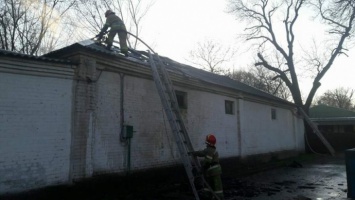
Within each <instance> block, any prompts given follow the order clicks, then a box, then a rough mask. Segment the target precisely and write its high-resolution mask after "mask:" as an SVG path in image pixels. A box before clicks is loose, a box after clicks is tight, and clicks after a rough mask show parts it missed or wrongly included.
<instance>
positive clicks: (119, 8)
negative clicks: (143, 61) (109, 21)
mask: <svg viewBox="0 0 355 200" xmlns="http://www.w3.org/2000/svg"><path fill="white" fill-rule="evenodd" d="M154 2H155V1H154V0H148V1H147V0H145V1H142V0H98V1H89V0H81V1H79V2H78V3H77V4H76V15H77V18H78V20H77V23H76V26H77V27H78V28H79V30H81V31H79V32H80V33H81V35H83V36H84V37H86V38H87V37H92V36H93V35H96V34H97V33H98V32H99V31H100V29H101V28H102V27H103V24H104V23H105V21H106V19H105V16H104V13H105V11H106V10H108V9H111V10H112V11H114V12H115V13H116V14H117V15H118V16H119V17H120V18H121V19H122V20H123V22H124V23H125V25H126V28H127V31H128V32H130V33H132V34H134V35H135V36H136V37H138V38H139V37H140V34H141V31H142V20H143V18H144V17H145V16H146V14H147V13H148V11H149V10H150V8H151V7H152V6H153V5H154ZM86 38H85V39H86ZM81 39H84V38H81ZM128 43H129V46H130V47H131V48H134V49H136V48H137V46H138V45H139V40H138V39H137V38H135V37H129V40H128Z"/></svg>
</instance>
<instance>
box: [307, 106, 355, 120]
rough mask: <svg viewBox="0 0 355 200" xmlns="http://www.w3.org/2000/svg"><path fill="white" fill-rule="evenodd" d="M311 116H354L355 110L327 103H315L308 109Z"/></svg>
mask: <svg viewBox="0 0 355 200" xmlns="http://www.w3.org/2000/svg"><path fill="white" fill-rule="evenodd" d="M309 114H310V117H312V118H334V117H355V112H354V111H351V110H346V109H342V108H336V107H332V106H327V105H317V106H314V107H312V108H310V109H309Z"/></svg>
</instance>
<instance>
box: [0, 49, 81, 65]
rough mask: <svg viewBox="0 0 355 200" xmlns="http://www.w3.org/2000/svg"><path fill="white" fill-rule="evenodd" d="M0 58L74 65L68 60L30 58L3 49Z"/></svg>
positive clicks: (42, 57) (43, 57) (40, 57)
mask: <svg viewBox="0 0 355 200" xmlns="http://www.w3.org/2000/svg"><path fill="white" fill-rule="evenodd" d="M0 56H8V57H14V58H22V59H29V60H36V61H47V62H55V63H63V64H74V63H73V62H72V61H70V60H68V59H57V58H49V57H45V56H31V55H27V54H23V53H17V52H13V51H7V50H4V49H0Z"/></svg>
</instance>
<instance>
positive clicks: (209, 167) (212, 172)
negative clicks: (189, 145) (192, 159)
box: [193, 145, 222, 176]
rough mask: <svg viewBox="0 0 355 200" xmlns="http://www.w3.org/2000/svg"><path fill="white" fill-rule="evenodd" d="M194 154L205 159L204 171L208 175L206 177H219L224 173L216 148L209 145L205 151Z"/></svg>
mask: <svg viewBox="0 0 355 200" xmlns="http://www.w3.org/2000/svg"><path fill="white" fill-rule="evenodd" d="M193 154H194V155H195V156H198V157H204V161H203V169H204V171H205V173H206V176H217V175H220V174H221V173H222V169H221V166H220V164H219V156H218V152H217V150H216V147H213V146H210V145H207V147H206V148H205V149H203V150H201V151H195V152H193Z"/></svg>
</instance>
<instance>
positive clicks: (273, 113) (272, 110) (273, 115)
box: [271, 108, 277, 119]
mask: <svg viewBox="0 0 355 200" xmlns="http://www.w3.org/2000/svg"><path fill="white" fill-rule="evenodd" d="M276 118H277V116H276V109H275V108H271V119H276Z"/></svg>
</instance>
